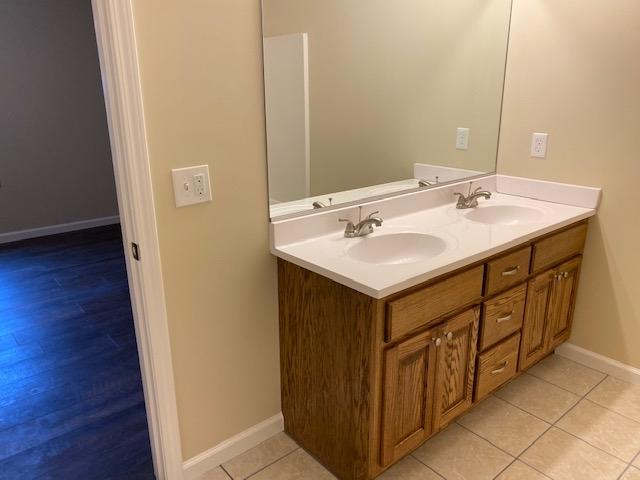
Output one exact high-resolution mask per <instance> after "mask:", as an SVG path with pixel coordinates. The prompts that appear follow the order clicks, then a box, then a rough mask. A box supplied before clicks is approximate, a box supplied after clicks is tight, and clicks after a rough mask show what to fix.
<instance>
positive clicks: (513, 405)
mask: <svg viewBox="0 0 640 480" xmlns="http://www.w3.org/2000/svg"><path fill="white" fill-rule="evenodd" d="M493 395H494V396H495V397H496V398H498V399H499V400H502V401H503V402H505V403H508V404H509V405H511V406H512V407H515V408H517V409H518V410H521V411H523V412H524V413H527V414H529V415H531V416H532V417H535V418H537V419H538V420H541V421H543V422H544V423H546V424H547V425H549V426H552V425H553V422H550V421H549V420H545V419H544V418H542V417H539V416H537V415H536V414H534V413H531V412H528V411H526V410H525V409H524V408H522V407H520V406H519V405H516V404H515V403H511V402H510V401H509V400H505V399H504V398H502V397H499V396H498V395H496V394H495V393H494V394H493ZM576 403H577V402H576ZM572 408H573V407H572Z"/></svg>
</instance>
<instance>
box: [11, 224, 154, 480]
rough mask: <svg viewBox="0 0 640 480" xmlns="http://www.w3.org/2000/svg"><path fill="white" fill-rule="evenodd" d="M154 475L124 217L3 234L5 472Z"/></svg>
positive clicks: (14, 478) (26, 475)
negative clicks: (20, 235) (62, 229)
mask: <svg viewBox="0 0 640 480" xmlns="http://www.w3.org/2000/svg"><path fill="white" fill-rule="evenodd" d="M36 478H37V479H55V480H57V479H60V480H66V479H82V480H85V479H96V480H98V479H100V480H102V479H127V480H129V479H132V480H135V479H140V480H146V479H154V478H155V477H154V474H153V465H152V462H151V449H150V445H149V434H148V429H147V417H146V412H145V407H144V397H143V393H142V383H141V377H140V367H139V364H138V352H137V348H136V342H135V333H134V329H133V318H132V314H131V303H130V301H129V288H128V284H127V275H126V269H125V264H124V254H123V251H122V239H121V236H120V227H119V226H109V227H101V228H94V229H90V230H84V231H81V232H74V233H68V234H62V235H55V236H50V237H44V238H40V239H33V240H27V241H23V242H17V243H14V244H9V245H0V479H2V480H5V479H7V480H18V479H20V480H25V479H36Z"/></svg>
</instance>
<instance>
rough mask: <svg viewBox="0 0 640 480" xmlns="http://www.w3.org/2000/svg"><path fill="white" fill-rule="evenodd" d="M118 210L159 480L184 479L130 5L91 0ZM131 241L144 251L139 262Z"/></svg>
mask: <svg viewBox="0 0 640 480" xmlns="http://www.w3.org/2000/svg"><path fill="white" fill-rule="evenodd" d="M91 4H92V9H93V18H94V26H95V30H96V40H97V44H98V54H99V57H100V69H101V74H102V84H103V90H104V96H105V105H106V111H107V121H108V124H109V138H110V142H111V153H112V158H113V168H114V173H115V179H116V190H117V194H118V207H119V210H120V220H121V225H122V236H123V243H124V249H125V258H126V264H127V275H128V279H129V288H130V292H131V303H132V307H133V317H134V324H135V330H136V341H137V345H138V352H139V357H140V369H141V372H142V383H143V388H144V397H145V405H146V410H147V419H148V425H149V437H150V440H151V450H152V455H153V464H154V470H155V473H156V477H157V479H158V480H174V479H175V480H178V479H182V478H183V468H182V449H181V443H180V430H179V424H178V408H177V402H176V394H175V383H174V378H173V365H172V361H171V344H170V337H169V322H168V317H167V311H166V306H165V305H166V304H165V294H164V284H163V280H162V265H161V261H160V248H159V241H158V231H157V224H156V215H155V207H154V201H153V186H152V179H151V169H150V163H149V154H148V147H147V138H146V131H145V123H144V111H143V104H142V91H141V84H140V72H139V64H138V55H137V49H136V38H135V30H134V18H133V5H132V2H131V0H91ZM132 243H135V244H137V245H138V246H139V252H140V255H139V261H138V260H136V259H134V258H133V254H132V248H131V245H132Z"/></svg>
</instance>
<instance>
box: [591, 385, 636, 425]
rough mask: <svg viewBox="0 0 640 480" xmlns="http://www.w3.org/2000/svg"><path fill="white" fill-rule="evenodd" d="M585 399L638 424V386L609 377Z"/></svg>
mask: <svg viewBox="0 0 640 480" xmlns="http://www.w3.org/2000/svg"><path fill="white" fill-rule="evenodd" d="M587 398H588V399H589V400H593V401H594V402H596V403H597V404H599V405H602V406H603V407H607V408H609V409H611V410H613V411H614V412H617V413H619V414H620V415H624V416H625V417H629V418H632V419H633V420H635V421H637V422H640V385H633V384H631V383H627V382H623V381H622V380H618V379H617V378H613V377H609V378H607V379H606V380H605V381H604V382H602V383H601V384H600V385H598V386H597V387H596V388H595V389H594V390H593V392H591V393H590V394H589V395H587Z"/></svg>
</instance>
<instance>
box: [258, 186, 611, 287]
mask: <svg viewBox="0 0 640 480" xmlns="http://www.w3.org/2000/svg"><path fill="white" fill-rule="evenodd" d="M496 177H498V176H495V175H494V176H491V177H487V178H486V179H484V180H482V181H479V182H476V183H477V185H482V186H483V187H484V188H486V189H488V190H491V191H492V193H493V195H492V198H491V199H490V200H486V201H485V200H484V199H480V200H479V202H480V206H479V207H477V208H480V209H482V208H483V207H484V208H486V207H487V206H495V205H518V206H525V207H530V208H535V209H537V210H538V211H541V212H544V215H543V216H542V217H541V219H539V220H537V221H536V222H535V223H522V224H517V225H501V224H486V223H479V222H476V221H472V220H469V219H468V218H467V215H468V213H469V212H470V211H471V210H470V209H467V210H458V209H456V207H455V202H454V201H453V200H454V198H453V195H452V191H453V190H455V189H460V188H459V187H460V185H458V186H448V187H443V189H440V190H441V191H438V190H439V189H433V190H430V191H425V192H418V193H417V194H416V196H414V197H409V196H403V197H394V198H391V199H385V200H383V201H379V202H373V203H372V204H369V205H365V209H364V211H365V212H366V213H368V212H370V211H373V210H380V216H381V217H382V218H383V219H384V222H383V225H382V227H380V228H376V230H375V232H374V233H372V234H371V235H369V236H367V237H360V238H345V237H344V235H343V228H344V224H337V217H338V216H340V214H342V215H343V216H347V217H348V218H354V209H353V207H352V208H351V209H345V211H344V212H341V211H337V212H335V211H334V212H330V213H329V214H328V215H325V216H324V217H323V216H322V215H319V216H318V218H315V219H314V217H313V216H311V217H303V218H301V219H290V220H286V221H283V222H281V223H280V224H278V222H274V223H273V224H272V247H271V251H272V253H273V254H274V255H276V256H278V257H280V258H283V259H285V260H287V261H290V262H292V263H294V264H296V265H299V266H301V267H304V268H307V269H308V270H311V271H313V272H316V273H318V274H321V275H323V276H326V277H328V278H330V279H332V280H334V281H336V282H339V283H341V284H343V285H346V286H348V287H351V288H353V289H354V290H357V291H359V292H362V293H364V294H366V295H369V296H371V297H374V298H383V297H386V296H388V295H391V294H393V293H396V292H399V291H401V290H404V289H405V288H408V287H412V286H414V285H417V284H419V283H422V282H424V281H427V280H430V279H432V278H435V277H437V276H440V275H442V274H445V273H448V272H451V271H453V270H456V269H458V268H460V267H464V266H466V265H470V264H472V263H474V262H476V261H478V260H481V259H483V258H486V257H489V256H491V255H495V254H497V253H500V252H503V251H505V250H508V249H510V248H512V247H514V246H517V245H519V244H521V243H524V242H526V241H528V240H531V239H533V238H536V237H538V236H540V235H544V234H546V233H549V232H552V231H554V230H556V229H558V228H562V227H564V226H567V225H570V224H572V223H575V222H578V221H580V220H583V219H586V218H589V217H591V216H593V215H595V214H596V207H597V204H598V202H599V198H600V190H599V189H591V192H587V194H588V195H587V196H588V197H589V198H590V200H589V201H586V202H585V201H575V202H573V203H579V204H582V205H585V206H576V205H567V204H563V203H557V202H548V201H542V200H535V199H532V198H526V197H521V196H516V195H508V194H504V193H500V192H498V191H496V190H498V189H499V186H500V184H501V181H500V180H496ZM505 178H510V177H505ZM517 180H518V181H519V182H522V181H523V180H522V179H517ZM502 183H504V184H505V185H507V184H506V181H505V182H502ZM538 183H540V184H543V183H544V184H548V185H547V186H551V187H554V188H555V189H557V188H558V185H561V184H551V183H550V182H538ZM528 187H529V191H530V190H531V189H532V185H531V184H530V183H528ZM533 187H535V182H534V185H533ZM567 187H571V188H573V189H574V190H568V194H566V195H565V196H566V198H567V200H568V201H571V200H573V199H574V198H578V197H580V195H572V192H577V193H579V194H581V195H582V197H585V194H584V193H585V192H584V191H579V190H577V189H580V188H583V187H575V186H567ZM584 188H589V187H584ZM509 189H510V188H505V190H509ZM534 190H535V191H537V192H544V191H545V185H541V187H540V188H538V189H535V188H534ZM554 191H555V190H554ZM540 196H544V195H543V194H541V195H540ZM394 202H395V203H394ZM419 203H423V204H424V206H425V207H426V208H423V209H419V207H416V204H419ZM588 207H593V208H588ZM385 211H387V212H388V214H387V215H385ZM296 221H297V222H298V223H297V224H296ZM314 221H315V224H314V223H312V222H314ZM334 222H335V223H334ZM278 228H281V229H283V231H284V233H282V232H279V231H278ZM294 230H297V232H296V233H295V234H292V233H291V232H292V231H294ZM306 231H308V232H309V235H307V236H305V235H304V234H301V233H300V232H306ZM399 232H414V233H423V234H430V235H433V236H436V237H439V238H441V239H443V240H444V241H445V242H446V249H445V250H444V251H443V252H442V253H440V254H439V255H437V256H435V257H433V258H429V259H427V260H423V261H418V262H414V263H393V264H377V263H366V262H363V261H359V260H356V259H354V258H352V257H351V256H350V255H349V254H348V253H347V250H348V249H349V248H351V247H352V246H353V245H355V244H357V243H359V242H366V241H367V240H368V239H371V238H375V237H377V236H381V235H388V234H392V233H399Z"/></svg>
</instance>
